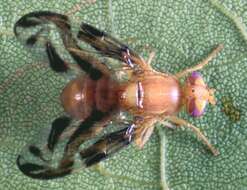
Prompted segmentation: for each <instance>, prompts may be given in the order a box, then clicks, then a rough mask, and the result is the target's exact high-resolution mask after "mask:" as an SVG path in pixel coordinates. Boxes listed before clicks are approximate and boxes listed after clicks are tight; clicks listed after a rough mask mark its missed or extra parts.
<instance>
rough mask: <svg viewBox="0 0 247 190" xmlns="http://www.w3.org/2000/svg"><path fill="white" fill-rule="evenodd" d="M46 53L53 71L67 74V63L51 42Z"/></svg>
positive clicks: (47, 44) (48, 43)
mask: <svg viewBox="0 0 247 190" xmlns="http://www.w3.org/2000/svg"><path fill="white" fill-rule="evenodd" d="M46 53H47V56H48V59H49V63H50V67H51V68H52V70H54V71H55V72H66V71H67V70H68V66H67V63H66V62H65V61H64V60H63V59H62V58H61V57H60V56H59V55H58V53H57V51H56V49H55V48H54V47H53V45H52V44H51V43H50V42H47V43H46Z"/></svg>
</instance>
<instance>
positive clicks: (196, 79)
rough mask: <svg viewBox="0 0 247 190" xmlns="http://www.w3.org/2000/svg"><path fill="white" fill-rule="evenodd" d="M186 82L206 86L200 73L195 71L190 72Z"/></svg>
mask: <svg viewBox="0 0 247 190" xmlns="http://www.w3.org/2000/svg"><path fill="white" fill-rule="evenodd" d="M187 84H190V85H200V86H206V84H205V83H204V81H203V78H202V75H201V74H200V73H199V72H196V71H194V72H192V73H191V75H190V76H189V77H188V78H187Z"/></svg>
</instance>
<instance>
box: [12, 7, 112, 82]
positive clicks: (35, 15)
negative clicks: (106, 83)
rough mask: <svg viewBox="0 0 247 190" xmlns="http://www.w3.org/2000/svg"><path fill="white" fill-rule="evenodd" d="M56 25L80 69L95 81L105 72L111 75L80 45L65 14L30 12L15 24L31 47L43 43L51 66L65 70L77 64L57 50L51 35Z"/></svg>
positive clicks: (17, 30) (20, 35) (15, 28)
mask: <svg viewBox="0 0 247 190" xmlns="http://www.w3.org/2000/svg"><path fill="white" fill-rule="evenodd" d="M52 25H55V27H56V29H58V32H59V35H60V37H61V39H62V43H63V45H64V47H65V49H66V50H67V52H68V53H69V54H70V56H71V57H72V58H73V59H74V61H75V62H76V63H77V65H76V67H77V68H79V69H81V70H83V71H85V72H86V73H87V74H89V76H91V78H92V79H93V80H98V79H99V78H101V76H102V75H103V74H105V75H109V74H110V72H109V69H108V68H107V67H106V66H105V64H104V63H103V62H102V61H100V60H98V59H97V58H96V57H94V56H92V55H91V54H90V53H89V52H87V51H84V49H82V48H80V47H79V46H78V44H77V40H76V38H75V37H74V36H73V34H72V31H71V24H70V21H69V19H68V17H67V16H65V15H61V14H57V13H53V12H48V11H40V12H31V13H28V14H26V15H24V16H23V17H21V18H20V19H19V20H18V21H17V22H16V23H15V25H14V33H15V35H16V37H17V38H19V39H22V41H24V42H25V45H26V46H28V47H30V48H33V47H34V45H36V44H38V42H39V43H41V46H42V47H43V48H44V49H45V52H46V54H47V57H48V60H49V66H50V67H51V69H52V70H53V71H55V72H59V73H64V72H67V71H68V70H69V69H74V68H75V66H74V65H73V64H69V63H68V61H65V60H63V59H62V58H61V56H60V55H59V53H58V52H57V50H56V48H55V46H54V42H52V39H51V35H50V31H51V30H52V29H53V28H54V26H52Z"/></svg>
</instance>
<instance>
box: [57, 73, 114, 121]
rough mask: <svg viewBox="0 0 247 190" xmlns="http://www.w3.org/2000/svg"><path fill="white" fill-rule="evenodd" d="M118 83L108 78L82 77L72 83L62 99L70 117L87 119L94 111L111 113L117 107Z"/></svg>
mask: <svg viewBox="0 0 247 190" xmlns="http://www.w3.org/2000/svg"><path fill="white" fill-rule="evenodd" d="M116 86H117V85H116V83H115V82H114V81H113V80H111V79H110V78H109V77H107V76H103V77H102V78H100V79H99V80H96V81H94V80H92V79H90V77H88V76H81V77H78V78H76V79H74V80H72V81H70V82H69V83H68V84H67V85H66V86H65V88H64V89H63V91H62V93H61V96H60V99H61V103H62V106H63V108H64V110H65V112H67V113H68V114H69V115H70V116H72V117H74V118H77V119H84V118H87V117H88V116H89V115H90V114H91V112H92V111H93V110H98V111H102V112H108V111H111V110H112V109H114V108H115V107H116V103H117V98H116Z"/></svg>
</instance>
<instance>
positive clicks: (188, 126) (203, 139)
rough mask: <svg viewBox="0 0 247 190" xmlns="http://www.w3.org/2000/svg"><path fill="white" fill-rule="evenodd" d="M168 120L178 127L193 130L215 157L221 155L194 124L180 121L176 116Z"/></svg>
mask: <svg viewBox="0 0 247 190" xmlns="http://www.w3.org/2000/svg"><path fill="white" fill-rule="evenodd" d="M167 120H169V121H171V122H172V123H174V124H177V125H178V126H184V127H187V128H190V129H192V131H193V132H194V133H195V134H196V136H197V137H198V138H199V139H200V140H202V141H203V142H204V143H205V144H206V145H207V147H208V149H209V150H210V151H211V152H212V153H213V154H214V155H215V156H217V155H219V151H218V150H217V149H216V148H214V147H213V145H211V144H210V142H209V141H208V139H207V137H205V136H204V134H203V133H202V132H201V131H200V130H199V129H198V128H196V127H195V126H194V125H192V124H190V123H188V122H187V121H185V120H183V119H180V118H178V117H176V116H170V117H167Z"/></svg>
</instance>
